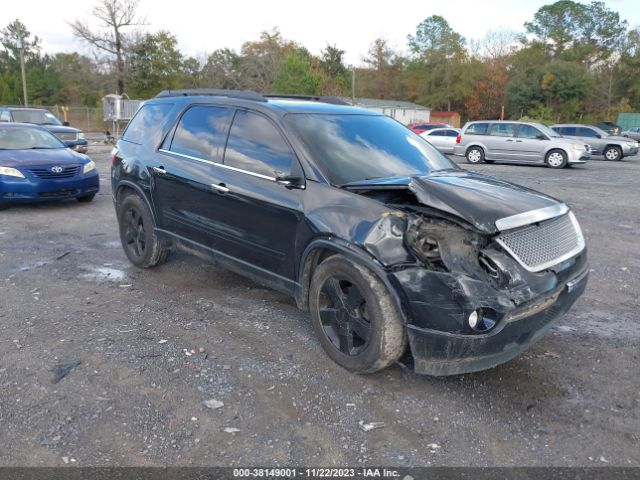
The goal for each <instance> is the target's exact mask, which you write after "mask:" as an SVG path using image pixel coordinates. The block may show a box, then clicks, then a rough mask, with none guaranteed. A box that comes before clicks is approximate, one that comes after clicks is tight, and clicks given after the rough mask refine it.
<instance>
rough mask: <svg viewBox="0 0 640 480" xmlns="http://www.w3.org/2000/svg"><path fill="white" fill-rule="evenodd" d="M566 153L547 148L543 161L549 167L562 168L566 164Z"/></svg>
mask: <svg viewBox="0 0 640 480" xmlns="http://www.w3.org/2000/svg"><path fill="white" fill-rule="evenodd" d="M567 162H568V160H567V154H566V153H565V152H563V151H562V150H558V149H555V150H549V153H547V156H546V157H545V159H544V163H546V164H547V167H549V168H564V167H566V166H567Z"/></svg>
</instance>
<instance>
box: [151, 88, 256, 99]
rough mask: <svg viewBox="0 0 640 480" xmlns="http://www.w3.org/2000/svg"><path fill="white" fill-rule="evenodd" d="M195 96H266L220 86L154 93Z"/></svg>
mask: <svg viewBox="0 0 640 480" xmlns="http://www.w3.org/2000/svg"><path fill="white" fill-rule="evenodd" d="M195 96H204V97H206V96H212V97H229V98H241V99H243V100H254V101H257V102H266V101H267V99H266V98H264V97H263V96H262V95H260V94H259V93H257V92H254V91H253V90H225V89H222V88H188V89H181V90H163V91H162V92H160V93H158V94H157V95H156V98H165V97H195Z"/></svg>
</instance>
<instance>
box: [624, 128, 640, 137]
mask: <svg viewBox="0 0 640 480" xmlns="http://www.w3.org/2000/svg"><path fill="white" fill-rule="evenodd" d="M620 136H622V137H625V138H632V139H633V140H640V127H631V128H630V129H629V130H625V131H624V132H622V133H621V134H620Z"/></svg>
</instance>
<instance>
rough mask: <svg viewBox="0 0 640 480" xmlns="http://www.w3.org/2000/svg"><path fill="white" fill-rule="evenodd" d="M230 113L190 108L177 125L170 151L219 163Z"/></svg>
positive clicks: (224, 110) (204, 107) (219, 109)
mask: <svg viewBox="0 0 640 480" xmlns="http://www.w3.org/2000/svg"><path fill="white" fill-rule="evenodd" d="M232 113H233V111H232V110H230V109H228V108H224V107H212V106H196V107H191V108H190V109H189V110H187V111H186V112H185V114H184V115H182V118H181V119H180V122H179V123H178V127H177V128H176V133H175V134H174V136H173V141H172V142H171V148H170V150H171V151H172V152H175V153H180V154H182V155H188V156H190V157H195V158H199V159H202V160H208V161H211V162H217V163H219V162H220V158H221V156H222V149H223V148H224V142H225V139H226V137H227V128H228V125H229V120H230V119H231V114H232Z"/></svg>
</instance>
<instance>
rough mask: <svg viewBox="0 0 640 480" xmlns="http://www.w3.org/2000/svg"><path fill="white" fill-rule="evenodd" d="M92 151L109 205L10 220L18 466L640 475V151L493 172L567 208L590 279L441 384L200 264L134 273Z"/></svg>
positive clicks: (1, 398) (8, 370)
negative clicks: (70, 364) (372, 356)
mask: <svg viewBox="0 0 640 480" xmlns="http://www.w3.org/2000/svg"><path fill="white" fill-rule="evenodd" d="M90 154H91V156H92V157H93V158H94V160H96V163H98V165H99V168H100V172H101V178H102V191H101V193H100V195H98V197H96V199H95V201H94V202H93V203H91V204H88V205H86V204H79V203H77V202H75V201H71V202H65V203H61V204H50V205H38V206H25V207H17V208H12V209H10V210H7V211H4V212H0V220H1V222H0V387H1V388H0V425H1V426H2V428H0V465H5V466H6V465H14V466H15V465H64V464H66V463H69V464H77V465H84V466H87V465H114V464H118V465H122V464H124V465H234V466H253V465H263V466H268V465H271V466H275V465H281V466H296V465H297V466H301V465H315V466H346V465H352V466H363V465H396V466H418V465H457V466H465V465H474V466H485V465H491V466H507V465H532V466H549V465H558V466H605V465H620V466H640V449H639V448H638V445H639V443H640V380H639V379H638V371H639V369H638V367H639V365H640V359H639V355H640V350H639V348H638V345H639V341H640V334H639V331H640V318H639V316H638V311H640V300H639V297H640V295H639V293H640V247H639V246H638V238H640V213H639V211H640V210H639V205H640V180H639V179H640V159H639V158H638V157H635V158H632V159H626V160H625V161H622V162H618V163H608V162H605V161H597V160H596V161H592V162H590V164H589V165H588V166H578V167H573V168H570V169H566V170H562V171H553V170H550V169H546V168H543V167H530V166H507V165H480V166H477V167H474V170H477V171H481V172H486V173H489V174H493V175H495V176H497V177H500V178H504V179H507V180H511V181H514V182H516V183H520V184H523V185H526V186H529V187H532V188H535V189H538V190H541V191H543V192H545V193H548V194H551V195H553V196H555V197H558V198H560V199H563V200H565V201H566V202H567V203H568V204H569V205H570V206H571V207H572V208H573V209H574V211H575V212H576V215H577V217H578V219H579V220H580V222H581V224H582V227H583V230H584V232H585V235H586V237H587V241H588V245H589V254H590V263H591V268H592V272H591V278H590V283H589V286H588V289H587V292H586V294H585V295H584V296H583V297H582V298H581V299H580V300H579V301H578V303H577V304H576V305H575V306H574V308H573V309H572V311H571V312H569V314H568V315H567V316H566V317H565V318H563V319H562V320H561V321H560V322H559V324H558V325H557V327H556V328H554V330H552V332H551V333H550V334H548V335H547V336H546V337H545V338H543V339H542V340H541V341H540V342H539V343H538V344H536V345H535V346H534V347H533V348H532V349H530V350H529V351H528V352H527V353H525V354H524V355H522V356H521V357H519V358H517V359H515V360H513V361H511V362H509V363H507V364H505V365H503V366H500V367H497V368H495V369H493V370H490V371H486V372H482V373H478V374H471V375H464V376H458V377H449V378H430V377H424V376H418V375H414V374H413V373H411V372H407V371H405V370H403V369H402V368H401V367H399V366H395V367H392V368H390V369H388V370H386V371H384V372H381V373H378V374H375V375H369V376H357V375H353V374H350V373H348V372H346V371H344V370H342V369H341V368H339V367H338V366H336V365H335V364H333V363H332V362H331V361H330V360H329V359H328V357H326V356H325V354H324V353H323V351H322V349H321V347H320V345H319V343H318V341H317V340H316V339H315V338H314V335H313V332H312V329H311V326H310V324H309V321H308V314H306V313H303V312H300V311H299V310H297V309H296V307H295V305H294V303H293V301H292V300H291V299H289V298H287V297H286V296H283V295H281V294H279V293H276V292H274V291H271V290H267V289H265V288H262V287H261V286H259V285H257V284H254V283H252V282H251V281H248V280H246V279H244V278H242V277H240V276H237V275H235V274H233V273H230V272H226V271H223V270H220V269H218V268H216V267H215V266H213V265H210V264H207V263H204V262H203V260H201V259H199V258H196V257H191V256H188V255H185V254H175V255H173V256H172V257H171V259H170V261H169V262H168V263H167V264H165V265H163V266H161V267H159V268H157V269H154V270H145V271H142V270H138V269H136V268H134V267H132V266H130V265H129V264H128V262H127V260H126V258H125V255H124V253H123V251H122V249H121V247H120V242H119V239H118V233H117V224H116V220H115V215H114V211H113V206H112V203H111V192H110V185H109V183H108V180H109V171H108V168H109V161H108V149H107V148H105V147H95V148H93V149H92V150H91V152H90ZM465 168H467V166H466V165H465ZM65 361H80V362H81V364H80V365H78V366H76V367H75V368H74V369H73V370H72V371H71V372H70V373H68V375H67V376H65V377H64V378H63V379H62V380H61V381H60V382H59V383H57V384H53V383H52V378H53V372H52V371H51V369H52V368H53V367H54V366H55V365H56V364H59V363H61V362H65ZM211 399H215V400H218V401H220V402H223V403H224V406H221V407H220V408H208V407H207V406H205V405H204V404H203V401H205V400H211ZM212 406H217V405H212ZM361 421H363V422H384V427H383V428H379V429H375V430H371V431H368V432H364V431H363V430H362V429H361V428H360V426H359V422H361ZM225 429H226V430H225ZM229 429H237V431H235V430H233V431H231V430H229Z"/></svg>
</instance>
